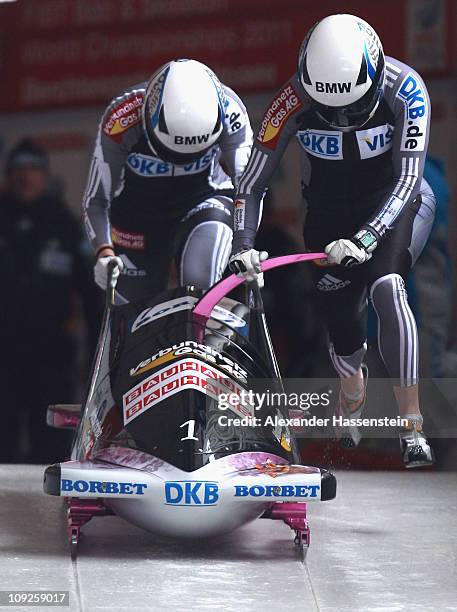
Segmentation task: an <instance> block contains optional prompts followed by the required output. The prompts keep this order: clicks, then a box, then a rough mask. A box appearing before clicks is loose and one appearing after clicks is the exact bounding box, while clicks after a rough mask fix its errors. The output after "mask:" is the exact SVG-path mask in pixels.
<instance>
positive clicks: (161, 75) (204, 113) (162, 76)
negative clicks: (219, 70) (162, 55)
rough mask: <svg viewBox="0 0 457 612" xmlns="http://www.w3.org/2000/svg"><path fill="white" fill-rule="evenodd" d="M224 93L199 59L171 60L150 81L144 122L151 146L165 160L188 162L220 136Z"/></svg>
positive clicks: (201, 153) (179, 162) (144, 108)
mask: <svg viewBox="0 0 457 612" xmlns="http://www.w3.org/2000/svg"><path fill="white" fill-rule="evenodd" d="M224 109H225V96H224V92H223V89H222V86H221V84H220V82H219V79H218V78H217V77H216V75H215V74H214V72H213V71H212V70H210V68H208V66H205V64H201V63H200V62H197V61H196V60H187V59H179V60H176V61H172V62H168V63H167V64H165V65H164V66H162V67H161V68H159V70H157V72H155V73H154V75H153V76H152V77H151V80H150V81H149V85H148V87H147V89H146V97H145V103H144V106H143V125H144V129H145V132H146V136H147V139H148V142H149V146H150V147H151V149H152V150H153V151H154V153H155V154H156V155H157V156H158V157H160V159H163V160H164V161H167V162H170V163H173V164H181V165H182V164H188V163H191V162H193V161H195V160H196V159H198V158H200V157H201V156H202V155H203V154H204V152H205V151H207V150H208V149H209V148H210V147H211V146H212V145H214V143H215V142H216V141H217V139H218V138H219V136H220V134H221V132H222V129H223V126H224V114H225V111H224Z"/></svg>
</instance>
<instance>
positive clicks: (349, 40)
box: [298, 14, 384, 132]
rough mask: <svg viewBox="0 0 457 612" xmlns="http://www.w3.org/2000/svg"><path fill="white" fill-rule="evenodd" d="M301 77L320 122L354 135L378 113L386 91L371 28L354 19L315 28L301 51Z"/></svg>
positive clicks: (331, 20)
mask: <svg viewBox="0 0 457 612" xmlns="http://www.w3.org/2000/svg"><path fill="white" fill-rule="evenodd" d="M298 76H299V79H300V83H301V84H302V86H303V88H304V90H305V92H306V94H307V95H308V97H309V99H310V101H311V105H312V107H313V109H314V111H315V113H316V114H317V115H318V117H319V118H320V119H321V120H322V121H323V122H324V123H325V124H326V125H327V126H329V127H331V128H333V129H337V130H341V131H343V132H350V131H353V130H356V129H358V128H360V127H362V126H363V125H364V124H365V123H367V122H368V121H369V120H370V119H371V117H372V116H373V115H374V113H375V112H376V109H377V108H378V105H379V102H380V100H381V97H382V94H383V91H384V52H383V49H382V45H381V41H380V40H379V37H378V35H377V34H376V32H375V31H374V30H373V28H372V27H371V26H370V25H369V24H368V23H367V22H366V21H364V20H363V19H359V17H355V16H354V15H346V14H343V15H330V16H329V17H326V18H325V19H322V21H319V22H318V23H317V24H315V25H314V26H313V27H312V28H311V30H310V31H309V32H308V34H307V36H306V38H305V40H304V41H303V43H302V46H301V49H300V56H299V61H298Z"/></svg>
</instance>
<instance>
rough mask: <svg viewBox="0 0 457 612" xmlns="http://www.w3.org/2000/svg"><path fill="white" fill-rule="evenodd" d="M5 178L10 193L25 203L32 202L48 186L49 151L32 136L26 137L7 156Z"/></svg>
mask: <svg viewBox="0 0 457 612" xmlns="http://www.w3.org/2000/svg"><path fill="white" fill-rule="evenodd" d="M5 179H6V190H7V191H8V193H10V194H11V195H12V196H14V197H15V198H16V199H17V200H18V201H20V202H23V203H24V204H28V203H32V202H33V201H35V200H36V199H38V198H39V197H40V196H41V195H42V194H43V193H44V192H45V191H46V190H47V187H48V179H49V157H48V154H47V152H46V151H45V150H44V149H43V148H42V147H41V146H40V145H39V144H37V143H36V142H34V141H33V140H31V139H30V138H24V139H23V140H21V141H20V142H19V143H18V144H17V145H15V146H14V147H13V148H12V149H11V151H10V152H9V154H8V156H7V158H6V164H5Z"/></svg>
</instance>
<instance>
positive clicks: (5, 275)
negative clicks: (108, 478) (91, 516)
mask: <svg viewBox="0 0 457 612" xmlns="http://www.w3.org/2000/svg"><path fill="white" fill-rule="evenodd" d="M49 185H50V180H49V160H48V156H47V154H46V152H45V151H44V150H43V149H42V148H41V147H40V146H38V145H37V144H36V143H34V142H33V141H31V140H28V139H25V140H22V141H21V142H20V143H19V144H17V145H16V146H15V147H14V148H13V149H12V150H11V152H10V154H9V156H8V158H7V161H6V172H5V184H4V190H3V192H2V194H1V195H0V265H1V269H2V291H1V299H0V383H1V385H0V389H1V390H2V398H1V403H0V411H1V423H2V432H3V436H2V444H1V446H0V461H2V462H18V461H20V462H34V463H49V462H53V461H57V460H61V459H63V458H64V457H65V456H66V455H68V452H69V444H68V443H69V438H68V436H66V435H65V432H61V431H56V430H52V429H51V428H49V427H47V426H46V408H47V405H48V404H49V403H59V402H62V403H65V402H68V403H73V402H75V400H76V397H75V394H76V393H77V386H78V382H79V377H80V374H81V373H80V372H79V371H78V368H77V352H78V343H77V341H76V340H77V339H76V337H75V333H74V331H72V327H73V328H74V315H75V312H76V308H77V304H78V303H77V300H76V299H75V298H76V296H77V295H79V298H80V301H81V306H82V311H83V312H84V315H85V321H86V326H87V331H88V343H87V344H88V345H89V346H90V347H91V348H93V346H94V345H95V339H96V336H97V333H98V325H99V314H100V311H99V309H98V308H97V307H96V304H98V303H99V301H98V300H99V296H98V292H97V290H96V287H95V286H94V284H93V282H92V271H91V266H90V263H89V262H88V261H87V260H86V256H85V254H84V244H83V241H82V240H83V239H82V233H81V231H80V227H79V224H78V222H77V220H76V219H75V218H74V217H73V215H72V214H71V212H70V211H69V209H68V208H67V207H66V206H65V204H64V202H63V200H62V198H61V197H60V196H59V195H57V194H56V193H54V192H52V191H51V190H50V189H49Z"/></svg>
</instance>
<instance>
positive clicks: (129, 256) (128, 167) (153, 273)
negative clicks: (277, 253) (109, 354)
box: [83, 83, 252, 301]
mask: <svg viewBox="0 0 457 612" xmlns="http://www.w3.org/2000/svg"><path fill="white" fill-rule="evenodd" d="M145 87H146V83H142V84H140V85H137V86H134V87H131V88H129V89H127V90H126V91H125V92H124V93H123V94H122V95H121V96H119V97H117V98H115V99H114V100H113V101H112V102H111V103H110V105H109V106H108V108H107V109H106V111H105V113H104V115H103V118H102V120H101V123H100V126H99V130H98V134H97V139H96V143H95V150H94V154H93V158H92V164H91V167H90V171H89V178H88V182H87V187H86V192H85V195H84V203H83V207H84V218H85V226H86V231H87V234H88V236H89V239H90V240H91V242H92V245H93V247H94V249H95V251H97V250H98V251H99V250H100V249H101V247H102V246H103V245H106V246H112V247H113V248H114V250H115V252H116V255H119V256H120V257H121V259H122V260H123V263H124V270H123V272H122V274H121V277H120V279H119V281H118V284H117V293H118V299H119V301H125V300H126V301H133V300H137V299H140V298H142V297H145V296H146V295H150V294H154V293H156V292H158V291H161V290H163V289H164V288H166V285H167V281H168V276H169V268H170V264H171V262H172V260H173V258H175V260H176V263H177V268H178V273H179V283H180V284H181V285H194V286H196V287H198V288H202V289H204V288H207V287H209V286H211V285H212V284H213V283H214V282H216V281H217V280H218V279H219V278H220V277H221V275H222V273H223V271H224V269H225V267H226V265H227V261H228V258H229V255H230V249H231V244H232V235H233V231H232V228H233V194H234V186H236V184H237V182H238V179H239V177H240V176H241V174H242V172H243V170H244V168H245V166H246V163H247V161H248V159H249V154H250V150H251V146H252V130H251V126H250V122H249V117H248V115H247V112H246V108H245V107H244V105H243V103H242V102H241V100H240V99H239V98H238V96H237V95H236V94H235V93H234V92H233V91H232V90H231V89H229V88H228V87H226V86H223V89H224V93H225V98H226V107H225V124H224V129H223V132H222V134H221V136H220V138H219V140H218V142H217V144H216V145H214V146H213V147H212V148H211V149H210V150H209V151H207V152H206V153H205V154H204V155H202V156H201V158H200V159H198V160H197V161H195V162H193V163H191V164H187V165H183V166H177V165H173V164H170V163H167V162H165V161H163V160H161V159H158V158H157V157H155V156H154V155H153V153H152V152H151V149H150V148H149V146H148V144H147V142H146V137H145V134H144V130H143V127H142V119H141V117H142V106H143V103H144V95H145ZM221 159H222V164H223V165H224V169H223V167H222V165H221ZM225 170H226V171H227V173H226V172H225Z"/></svg>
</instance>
